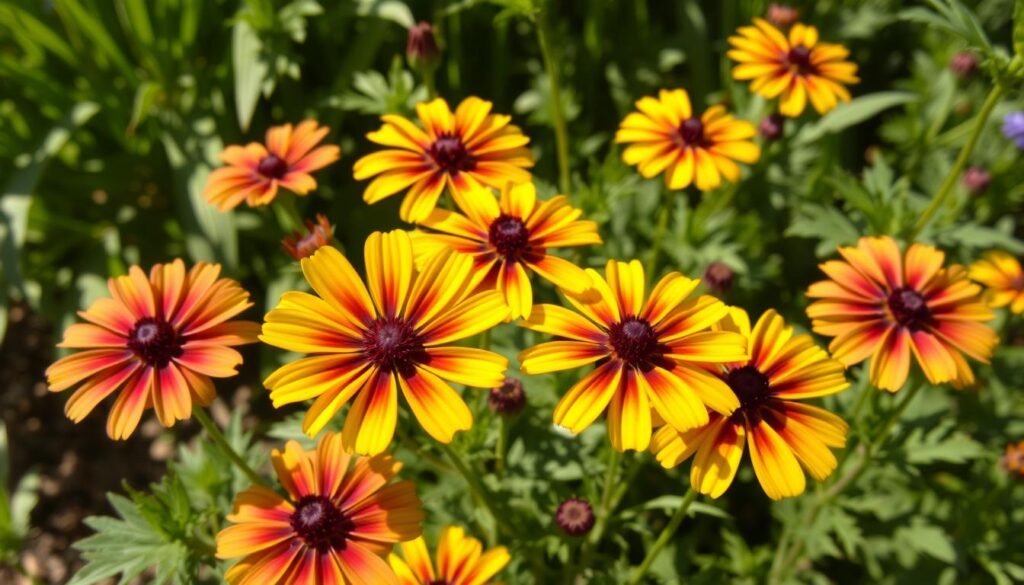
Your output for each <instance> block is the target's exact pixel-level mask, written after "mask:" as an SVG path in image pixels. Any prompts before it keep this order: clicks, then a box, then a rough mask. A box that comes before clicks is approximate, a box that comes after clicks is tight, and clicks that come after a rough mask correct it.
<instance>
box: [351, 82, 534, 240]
mask: <svg viewBox="0 0 1024 585" xmlns="http://www.w3.org/2000/svg"><path fill="white" fill-rule="evenodd" d="M416 112H417V114H419V119H420V122H421V123H422V124H423V129H420V127H418V126H416V125H415V124H413V123H412V122H410V121H409V120H406V119H405V118H403V117H401V116H394V115H390V116H383V117H382V118H381V120H383V122H384V125H383V126H382V127H381V129H380V130H377V131H376V132H370V133H369V134H367V135H366V137H367V138H369V139H370V140H371V141H372V142H376V143H377V144H380V145H383V146H387V147H389V148H388V149H387V150H381V151H379V152H374V153H372V154H368V155H366V156H364V157H363V158H361V159H359V160H358V161H356V164H355V168H354V169H353V171H354V173H355V178H356V180H357V181H362V180H364V179H369V178H370V177H376V178H375V179H374V180H373V181H372V182H371V183H370V185H369V186H368V187H367V188H366V192H364V193H363V199H364V200H365V201H366V202H367V203H369V204H371V205H372V204H374V203H377V202H378V201H380V200H382V199H384V198H385V197H390V196H391V195H394V194H395V193H398V192H399V191H403V190H405V189H408V190H409V191H408V192H407V193H406V194H405V199H403V200H402V207H401V210H400V212H399V213H400V214H401V217H402V219H403V220H404V221H408V222H411V223H416V222H420V221H423V220H424V219H426V218H427V217H428V216H429V215H430V212H431V211H433V210H434V207H435V206H436V205H437V200H438V198H439V197H440V196H441V192H442V191H444V188H445V186H447V187H448V190H449V191H450V192H452V193H461V194H463V195H464V196H469V194H470V192H473V191H478V190H479V188H480V187H481V186H482V185H486V186H488V187H493V188H495V189H501V188H503V187H504V186H505V183H508V182H512V183H526V182H528V181H530V179H531V176H530V172H529V171H527V170H526V169H528V168H530V167H532V166H533V155H532V154H530V150H529V149H528V148H526V145H527V144H528V143H529V142H530V139H529V138H527V137H526V136H524V135H523V133H522V131H521V130H520V129H519V128H518V127H516V126H514V125H512V124H510V123H509V122H510V121H511V119H512V118H511V117H509V116H504V115H499V114H492V113H491V102H487V101H484V100H482V99H480V98H477V97H469V98H466V99H465V100H463V101H462V103H460V104H459V106H458V107H457V108H455V113H454V114H453V113H452V111H451V110H450V109H449V108H448V103H447V102H445V101H444V100H443V99H441V98H437V99H435V100H433V101H431V102H428V103H421V104H417V106H416Z"/></svg>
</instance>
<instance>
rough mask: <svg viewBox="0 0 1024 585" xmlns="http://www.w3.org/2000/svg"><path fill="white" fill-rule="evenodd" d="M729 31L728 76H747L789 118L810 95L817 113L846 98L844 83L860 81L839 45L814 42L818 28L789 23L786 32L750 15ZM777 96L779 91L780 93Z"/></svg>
mask: <svg viewBox="0 0 1024 585" xmlns="http://www.w3.org/2000/svg"><path fill="white" fill-rule="evenodd" d="M737 32H738V33H739V34H737V35H734V36H731V37H729V44H730V45H732V49H731V50H730V51H729V52H728V55H729V58H730V59H732V60H733V61H735V62H736V63H737V65H736V67H735V68H734V69H733V70H732V76H733V78H734V79H737V80H752V82H751V84H750V91H752V92H754V93H756V94H758V95H760V96H761V97H763V98H765V99H775V98H777V97H779V98H780V102H779V112H781V113H782V115H784V116H789V117H791V118H795V117H796V116H799V115H800V114H801V113H803V111H804V108H805V107H806V106H807V101H808V100H810V102H811V105H812V106H814V109H815V110H817V111H818V113H819V114H824V113H825V112H828V111H829V110H831V109H832V108H834V107H836V105H837V104H838V103H839V101H840V100H842V101H850V92H849V91H847V90H846V87H844V85H850V84H854V83H857V82H859V81H860V79H858V78H857V65H855V64H853V63H850V62H849V61H847V60H846V57H847V56H848V55H849V54H850V52H849V51H848V50H847V49H846V48H845V47H843V46H842V45H834V44H831V43H820V42H818V29H816V28H814V27H813V26H806V25H803V24H800V23H797V24H794V25H793V28H791V29H790V30H789V36H788V38H787V36H786V35H783V34H782V32H780V31H779V29H777V28H775V27H774V26H772V25H771V24H770V23H769V22H767V21H765V20H763V19H760V18H755V19H754V26H744V27H740V29H739V31H737ZM780 96H781V97H780Z"/></svg>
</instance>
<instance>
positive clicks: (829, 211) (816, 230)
mask: <svg viewBox="0 0 1024 585" xmlns="http://www.w3.org/2000/svg"><path fill="white" fill-rule="evenodd" d="M786 235H787V236H799V237H804V238H811V239H814V240H819V242H818V245H817V246H816V247H815V253H816V254H817V255H818V256H819V257H825V256H828V255H830V254H832V253H833V252H835V249H836V246H839V245H840V244H852V243H854V242H856V241H857V238H859V237H860V235H861V233H860V230H859V229H857V226H855V225H854V224H853V222H851V221H850V220H849V219H848V218H847V216H846V214H844V213H843V212H842V211H840V210H838V209H836V208H835V207H832V206H825V205H817V204H813V203H809V204H806V205H804V206H802V207H801V208H800V209H799V211H798V212H797V215H796V217H794V218H793V220H792V221H791V222H790V224H789V227H788V228H786Z"/></svg>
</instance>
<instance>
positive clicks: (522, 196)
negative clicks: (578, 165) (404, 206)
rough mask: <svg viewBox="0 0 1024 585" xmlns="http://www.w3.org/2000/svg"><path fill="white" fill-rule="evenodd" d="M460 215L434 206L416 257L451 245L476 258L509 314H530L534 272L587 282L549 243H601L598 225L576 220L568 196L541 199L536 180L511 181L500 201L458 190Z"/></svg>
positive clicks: (566, 282) (558, 280)
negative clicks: (503, 300) (531, 276)
mask: <svg viewBox="0 0 1024 585" xmlns="http://www.w3.org/2000/svg"><path fill="white" fill-rule="evenodd" d="M455 202H456V203H457V204H458V206H459V208H460V209H461V210H462V214H459V213H454V212H451V211H448V210H446V209H435V210H434V211H433V213H431V214H430V217H428V218H427V219H425V220H424V221H422V222H420V226H421V227H423V228H425V231H419V232H414V233H413V234H412V238H413V247H414V248H415V250H416V262H417V264H418V265H422V264H425V263H426V262H427V261H429V260H430V258H432V257H433V256H434V255H436V254H437V253H438V252H439V251H443V250H448V249H452V250H455V251H456V252H459V253H461V254H468V255H470V256H472V257H473V270H474V273H475V274H476V275H477V278H479V279H480V280H482V284H483V285H484V286H485V287H488V288H497V289H498V290H499V291H501V293H502V294H503V295H504V296H505V300H506V301H507V302H508V306H509V308H510V309H511V313H510V314H509V319H518V318H520V317H526V316H527V315H529V314H530V308H531V307H532V306H533V289H532V288H531V287H530V278H529V273H530V272H536V273H537V274H539V275H541V277H543V278H544V279H546V280H548V281H549V282H551V283H553V284H555V285H556V286H558V287H561V288H563V289H565V290H569V291H572V292H577V293H578V292H582V288H581V287H584V286H585V283H586V282H587V277H586V275H585V274H584V273H583V269H582V268H579V267H578V266H576V265H575V264H573V263H572V262H569V261H568V260H564V259H562V258H559V257H558V256H554V255H552V254H549V253H548V249H549V248H561V247H568V246H584V245H587V244H600V243H601V236H599V235H597V224H595V223H594V222H592V221H585V220H581V219H578V218H579V217H580V215H581V214H582V213H583V212H582V211H580V210H579V209H576V208H574V207H572V206H571V205H569V202H568V200H567V199H566V198H565V196H564V195H558V196H556V197H553V198H551V199H549V200H547V201H540V202H538V201H537V189H536V188H535V187H534V186H533V183H522V184H519V185H512V184H511V183H510V184H507V185H506V186H505V189H504V190H503V191H502V193H501V201H500V202H496V201H495V200H494V196H493V195H491V194H490V192H483V193H473V194H471V195H470V196H469V197H464V196H462V195H461V194H456V196H455Z"/></svg>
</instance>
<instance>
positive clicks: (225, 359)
mask: <svg viewBox="0 0 1024 585" xmlns="http://www.w3.org/2000/svg"><path fill="white" fill-rule="evenodd" d="M219 275H220V266H219V265H217V264H205V263H200V264H197V265H196V266H194V267H193V268H192V270H190V271H189V272H187V273H186V272H185V264H184V262H182V261H181V260H175V261H174V262H171V263H169V264H157V265H156V266H154V267H153V268H152V270H150V273H149V277H148V278H147V277H146V274H145V273H144V272H143V271H142V269H141V268H139V267H138V266H132V267H131V269H130V270H129V271H128V275H127V276H118V277H115V278H111V279H110V280H109V281H108V283H107V286H108V288H109V289H110V295H111V297H112V298H104V299H100V300H98V301H96V302H95V303H93V305H92V306H91V307H89V309H88V310H86V311H81V312H79V315H81V317H82V318H83V319H85V320H86V321H89V322H88V323H76V324H74V325H71V326H70V327H68V328H67V330H66V331H65V332H64V340H63V341H62V342H61V343H60V344H59V345H58V347H64V348H70V349H84V350H86V351H81V352H77V353H74V354H72V355H69V356H67V357H65V358H62V359H60V360H57V362H55V363H54V364H53V365H51V366H50V367H49V368H48V369H47V370H46V378H47V381H48V383H49V386H50V390H52V391H54V392H59V391H62V390H67V389H68V388H71V387H72V386H75V385H77V384H79V383H82V382H84V383H82V385H81V386H80V387H79V388H78V390H77V391H75V393H74V394H73V395H72V396H71V398H70V399H69V400H68V402H67V405H66V406H65V409H64V410H65V412H66V413H67V415H68V418H70V419H71V420H73V421H75V422H79V421H81V420H82V419H84V418H85V416H86V415H88V414H89V413H90V412H92V410H93V409H94V408H95V407H96V405H98V404H99V403H100V402H101V401H103V399H105V398H106V397H108V396H110V395H111V394H113V393H114V392H116V391H118V390H119V389H120V390H121V393H120V395H119V396H118V398H117V400H116V401H115V402H114V407H113V409H112V410H111V411H110V416H109V417H108V419H107V434H108V435H110V437H111V438H113V439H127V438H128V437H129V436H130V435H131V434H132V432H133V431H134V430H135V428H136V427H137V426H138V424H139V420H140V419H141V418H142V413H143V411H145V410H146V409H147V408H153V409H154V410H155V411H156V415H157V418H158V419H159V420H160V422H161V423H162V424H163V425H164V426H166V427H169V426H171V425H172V424H174V422H175V421H177V420H182V419H186V418H189V417H190V416H191V414H192V404H193V403H196V404H198V405H200V406H206V405H208V404H210V402H212V401H213V399H214V398H215V396H216V393H215V391H214V387H213V381H212V380H211V379H210V378H228V377H231V376H234V375H235V374H236V373H237V372H236V370H235V368H236V367H238V365H239V364H241V363H242V356H241V354H239V353H238V352H237V351H235V350H234V349H231V347H232V346H236V345H243V344H246V343H255V341H256V336H257V334H258V333H259V328H260V326H259V324H258V323H253V322H251V321H231V320H230V319H231V318H232V317H235V316H236V315H238V314H239V313H241V312H242V311H244V310H245V309H247V308H249V307H251V306H252V303H251V302H250V301H249V293H248V292H246V291H245V290H244V289H242V287H241V286H239V284H238V283H237V282H235V281H234V280H231V279H229V278H218V277H219Z"/></svg>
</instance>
